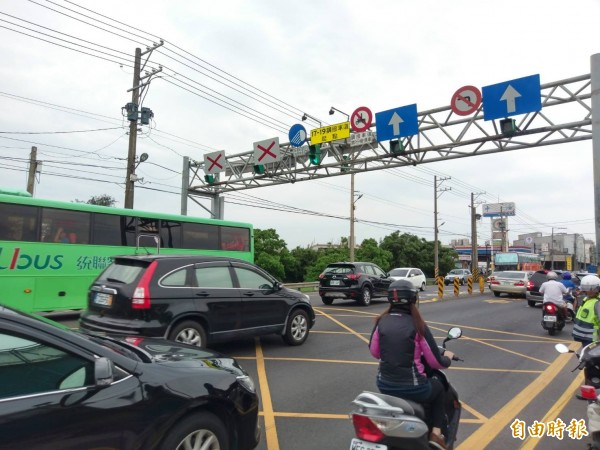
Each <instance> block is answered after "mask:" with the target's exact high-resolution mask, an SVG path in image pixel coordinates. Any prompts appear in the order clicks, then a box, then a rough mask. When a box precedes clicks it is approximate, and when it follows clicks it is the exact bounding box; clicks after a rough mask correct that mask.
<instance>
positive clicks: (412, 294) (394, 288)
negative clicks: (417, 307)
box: [388, 280, 419, 305]
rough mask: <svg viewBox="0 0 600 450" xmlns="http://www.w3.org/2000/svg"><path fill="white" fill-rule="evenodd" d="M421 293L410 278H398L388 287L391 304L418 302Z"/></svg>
mask: <svg viewBox="0 0 600 450" xmlns="http://www.w3.org/2000/svg"><path fill="white" fill-rule="evenodd" d="M418 296H419V294H418V292H417V289H416V288H415V287H414V286H413V284H412V283H411V282H410V281H408V280H396V281H394V282H393V283H392V284H390V287H388V302H390V304H391V305H410V304H412V303H417V298H418Z"/></svg>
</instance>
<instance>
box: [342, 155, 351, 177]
mask: <svg viewBox="0 0 600 450" xmlns="http://www.w3.org/2000/svg"><path fill="white" fill-rule="evenodd" d="M349 159H350V156H348V155H344V156H342V161H343V162H342V167H341V171H342V173H344V172H348V171H349V170H350V164H349V163H348V160H349Z"/></svg>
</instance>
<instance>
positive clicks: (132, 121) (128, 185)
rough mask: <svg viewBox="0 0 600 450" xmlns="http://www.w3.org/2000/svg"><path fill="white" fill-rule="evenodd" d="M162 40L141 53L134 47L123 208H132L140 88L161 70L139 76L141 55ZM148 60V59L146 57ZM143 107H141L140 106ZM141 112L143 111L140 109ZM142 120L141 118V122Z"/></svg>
mask: <svg viewBox="0 0 600 450" xmlns="http://www.w3.org/2000/svg"><path fill="white" fill-rule="evenodd" d="M163 44H164V42H163V41H160V44H154V45H153V46H152V47H147V48H146V51H145V52H143V53H142V49H141V48H139V47H138V48H136V49H135V61H134V64H133V87H132V88H131V89H129V90H128V91H127V92H129V91H131V92H132V94H131V103H129V104H128V105H127V106H126V107H125V109H126V110H127V119H128V120H129V150H128V152H127V174H126V176H125V202H124V206H125V208H129V209H132V208H133V188H134V183H135V181H136V177H135V162H136V161H135V159H136V146H137V131H138V119H139V106H140V90H142V88H143V87H144V86H148V85H149V84H150V77H152V75H155V74H157V73H158V72H160V71H162V67H159V68H158V69H153V70H152V72H151V73H149V74H147V75H145V76H141V75H140V72H141V71H142V70H143V69H144V67H145V66H146V63H144V66H143V67H142V56H143V55H146V54H148V58H150V53H152V51H153V50H154V49H155V48H158V47H160V46H161V45H163ZM146 62H148V59H146ZM146 78H148V82H146V83H144V84H140V83H141V82H142V80H144V79H146ZM142 109H143V108H142ZM142 112H143V111H142ZM143 122H144V120H142V123H143Z"/></svg>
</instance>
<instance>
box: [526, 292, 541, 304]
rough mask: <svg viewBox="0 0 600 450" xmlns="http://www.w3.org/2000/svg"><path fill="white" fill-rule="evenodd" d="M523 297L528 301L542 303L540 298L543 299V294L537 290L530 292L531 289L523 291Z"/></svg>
mask: <svg viewBox="0 0 600 450" xmlns="http://www.w3.org/2000/svg"><path fill="white" fill-rule="evenodd" d="M525 298H526V299H527V300H528V301H531V302H536V303H542V300H544V296H543V295H542V294H540V293H539V292H531V291H527V292H525Z"/></svg>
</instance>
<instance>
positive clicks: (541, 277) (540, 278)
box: [530, 272, 548, 285]
mask: <svg viewBox="0 0 600 450" xmlns="http://www.w3.org/2000/svg"><path fill="white" fill-rule="evenodd" d="M530 280H531V282H532V283H533V284H536V285H539V284H542V283H543V282H544V281H548V277H547V276H546V274H545V273H540V272H536V273H534V274H533V275H531V278H530Z"/></svg>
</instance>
